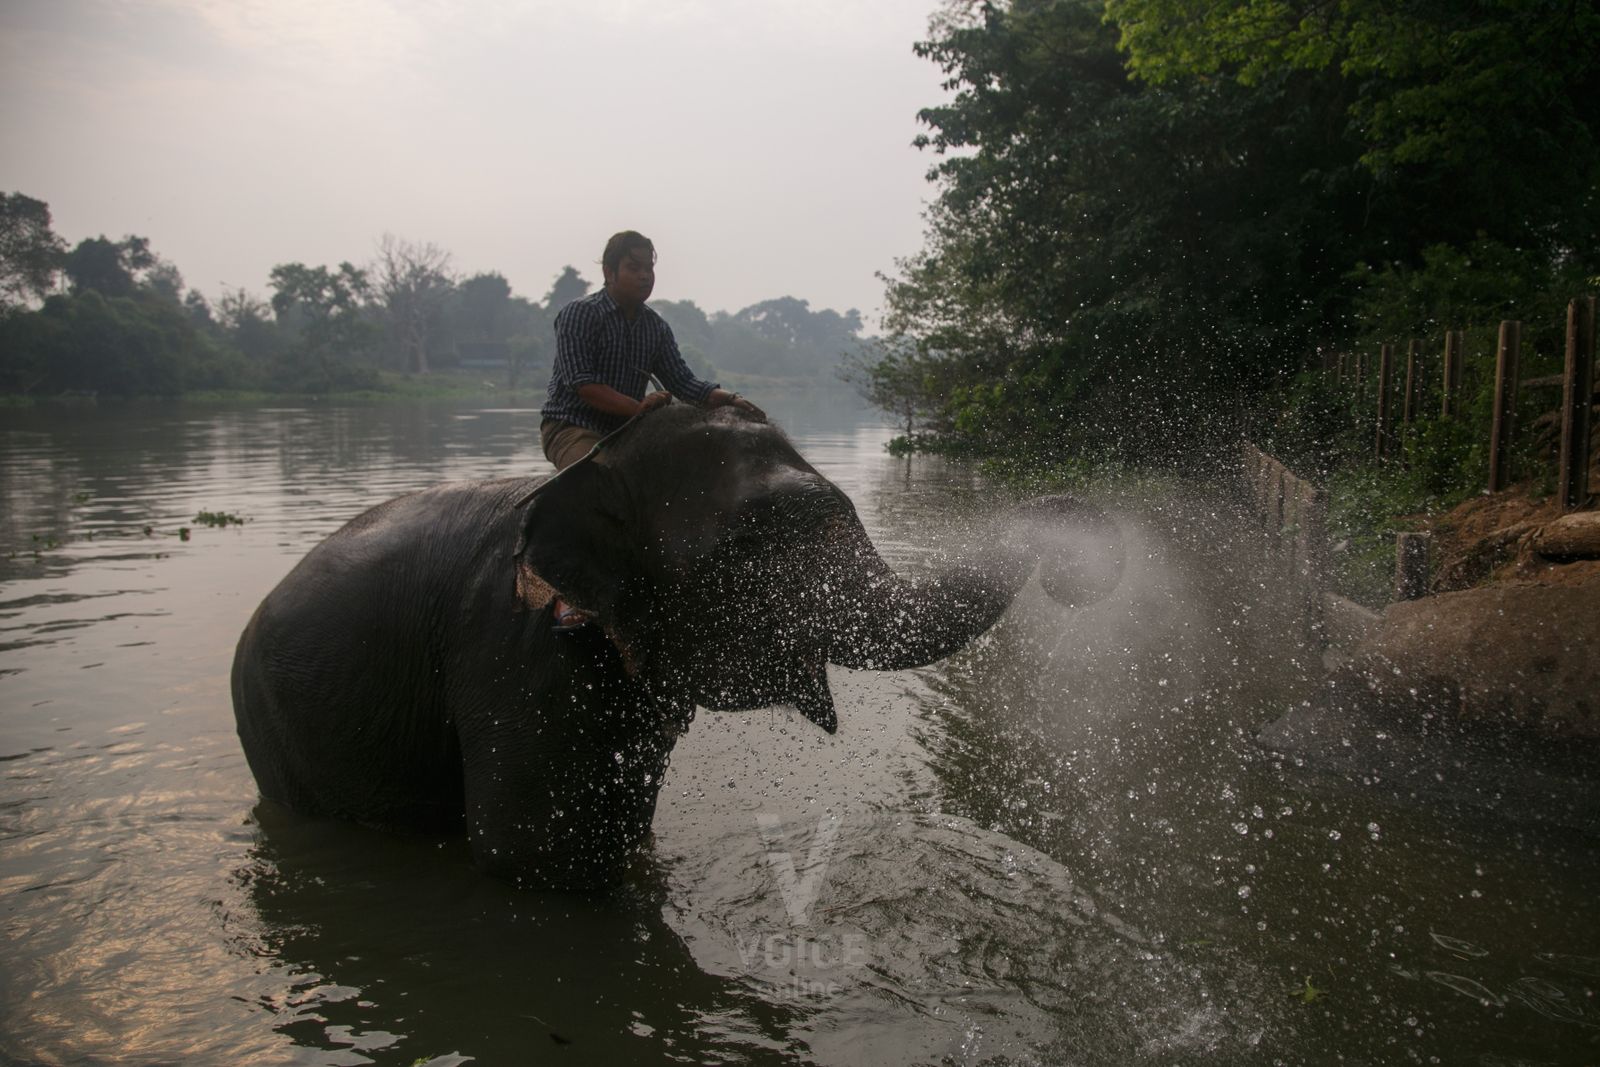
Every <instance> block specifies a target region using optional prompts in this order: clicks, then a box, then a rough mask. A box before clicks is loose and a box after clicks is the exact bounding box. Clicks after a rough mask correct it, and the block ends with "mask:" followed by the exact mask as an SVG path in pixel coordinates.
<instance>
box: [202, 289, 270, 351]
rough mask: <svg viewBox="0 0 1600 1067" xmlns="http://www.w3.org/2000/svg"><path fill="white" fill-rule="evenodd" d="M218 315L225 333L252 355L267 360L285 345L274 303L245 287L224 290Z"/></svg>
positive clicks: (219, 302) (241, 348)
mask: <svg viewBox="0 0 1600 1067" xmlns="http://www.w3.org/2000/svg"><path fill="white" fill-rule="evenodd" d="M215 317H216V322H217V325H218V327H220V328H221V330H222V331H223V335H224V336H225V337H226V338H227V339H228V341H229V342H230V343H231V344H232V345H233V347H234V348H236V349H238V350H239V351H240V352H241V353H242V354H244V355H245V356H246V357H248V358H249V359H253V360H257V361H265V360H267V359H270V358H271V357H273V356H275V355H277V354H278V353H279V351H280V350H281V348H282V335H281V334H280V332H279V329H278V325H277V323H276V322H274V321H273V311H272V307H271V306H270V305H268V304H267V303H266V302H265V301H264V300H262V299H261V298H260V297H257V296H255V295H253V294H252V293H249V292H247V291H246V290H245V289H244V288H242V287H241V288H238V289H224V290H223V292H222V296H221V298H219V299H218V300H217V310H216V316H215Z"/></svg>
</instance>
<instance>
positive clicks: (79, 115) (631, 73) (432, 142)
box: [0, 0, 945, 315]
mask: <svg viewBox="0 0 1600 1067" xmlns="http://www.w3.org/2000/svg"><path fill="white" fill-rule="evenodd" d="M939 3H940V0H794V2H791V0H658V2H655V3H643V2H636V0H507V2H498V3H466V2H452V0H0V149H3V150H0V189H4V190H5V191H8V192H11V191H20V192H25V193H27V194H28V195H30V196H34V197H37V198H39V199H41V200H45V201H48V202H49V204H50V207H51V210H52V212H53V214H54V218H55V228H56V231H57V232H58V233H60V234H61V235H62V236H63V237H64V238H66V239H67V240H68V241H72V242H76V241H77V240H79V239H81V238H83V237H89V236H94V235H96V234H99V233H105V234H106V235H107V236H110V237H113V238H116V237H120V236H122V235H123V234H126V233H137V234H141V235H144V236H147V237H149V238H150V239H151V242H152V245H153V247H154V248H155V250H156V251H157V252H158V253H159V254H161V255H162V256H164V257H165V258H167V259H169V260H171V261H172V262H173V263H175V264H176V265H177V266H178V268H179V269H180V270H181V271H182V272H183V274H184V278H185V280H186V281H187V282H188V284H189V285H191V286H194V287H196V288H198V289H200V290H201V291H202V292H205V293H206V294H207V295H208V296H213V297H214V296H215V295H216V294H217V292H218V291H219V290H220V289H221V287H222V286H223V285H224V284H226V285H229V286H241V285H242V286H244V287H246V288H248V289H251V290H253V291H255V292H257V293H259V294H263V295H265V294H266V291H267V286H266V281H267V273H268V271H269V270H270V269H271V267H272V265H273V264H275V263H282V262H288V261H294V260H299V261H302V262H306V263H310V264H321V263H328V264H333V263H337V262H338V261H340V260H344V259H349V260H353V261H356V262H358V263H359V262H362V261H365V260H368V259H370V258H371V257H372V254H373V252H374V249H375V246H376V243H377V240H378V238H379V237H380V236H381V235H382V234H383V233H384V232H385V231H389V232H393V233H395V234H396V235H398V236H401V237H405V238H409V239H412V240H418V241H432V242H435V243H436V244H438V245H440V246H442V247H444V248H446V249H448V250H449V251H450V252H452V253H453V255H454V266H455V267H456V269H457V270H458V271H461V272H463V273H473V272H477V271H484V270H498V271H500V272H501V273H503V274H504V275H505V276H506V277H507V278H508V279H509V280H510V282H511V284H512V287H513V288H514V289H515V290H516V291H517V292H518V293H520V294H522V295H525V296H530V297H534V298H539V297H542V296H543V295H544V293H545V291H546V290H547V289H548V288H549V285H550V282H551V281H552V279H553V278H554V277H555V275H556V274H557V273H558V272H559V270H560V268H561V267H562V265H563V264H566V263H572V264H574V265H575V266H577V267H579V269H580V270H582V271H583V273H584V275H585V277H588V278H590V279H591V280H594V281H598V279H599V274H600V272H599V267H598V266H597V261H598V259H599V256H600V249H601V247H602V246H603V244H604V242H605V238H606V237H607V236H608V235H609V234H611V233H612V232H613V231H615V230H618V229H622V228H634V229H638V230H641V231H643V232H644V233H646V234H648V235H649V236H650V237H652V238H653V239H654V240H655V242H656V247H657V250H658V252H659V254H660V267H659V276H658V284H657V287H656V296H657V298H663V299H685V298H692V299H695V300H697V301H698V302H699V303H700V305H701V306H702V307H704V308H706V309H707V310H737V309H738V308H740V307H743V306H745V305H747V304H750V303H753V302H755V301H757V300H761V299H765V298H768V297H774V296H783V295H792V296H797V297H802V298H804V299H807V300H810V301H811V303H812V306H813V307H818V308H820V307H833V308H838V309H840V310H843V309H844V308H846V307H857V308H859V309H861V310H862V311H863V312H864V313H867V314H868V315H871V314H872V313H873V312H875V311H876V309H878V308H879V307H880V306H881V303H882V286H881V284H880V283H879V282H878V281H877V280H876V278H875V277H874V272H876V271H889V270H891V269H892V267H893V261H894V259H895V258H896V257H899V256H905V255H908V254H910V253H913V252H915V251H916V250H917V249H918V248H919V247H920V245H921V234H922V223H921V219H920V211H921V208H922V205H923V203H924V202H925V201H926V200H927V199H929V197H930V196H931V195H932V187H931V186H929V185H928V184H927V183H926V182H925V181H924V179H923V175H924V173H925V171H926V170H927V168H928V167H929V166H930V165H931V163H932V161H933V157H932V156H931V155H929V154H928V153H926V152H919V151H917V150H916V149H914V148H912V147H910V141H911V139H912V137H914V136H915V135H916V134H917V132H918V131H919V129H920V127H919V125H918V123H917V121H916V113H917V111H918V109H919V108H922V107H926V106H929V105H931V104H935V103H937V102H939V101H940V100H941V99H943V98H944V96H945V94H944V93H943V92H942V91H941V89H940V87H939V82H940V77H941V76H940V72H939V71H938V69H937V68H936V67H934V66H933V65H932V64H931V63H928V62H926V61H924V60H919V59H917V58H916V57H914V56H913V55H912V54H911V45H912V43H913V42H914V41H917V40H921V39H922V38H923V37H925V36H926V29H927V21H928V17H929V15H930V14H931V13H932V12H933V11H934V10H935V8H936V7H938V6H939Z"/></svg>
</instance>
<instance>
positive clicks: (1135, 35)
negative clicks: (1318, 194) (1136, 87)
mask: <svg viewBox="0 0 1600 1067" xmlns="http://www.w3.org/2000/svg"><path fill="white" fill-rule="evenodd" d="M1105 8H1106V16H1107V18H1108V19H1109V20H1110V21H1112V22H1113V23H1115V24H1116V25H1117V26H1118V28H1119V30H1120V35H1121V36H1120V43H1121V45H1122V47H1123V48H1124V49H1125V50H1126V52H1127V54H1128V57H1129V65H1130V67H1131V69H1132V70H1133V72H1134V73H1135V74H1136V75H1137V76H1138V77H1140V78H1142V79H1145V80H1146V81H1148V82H1150V83H1153V84H1160V85H1172V86H1179V85H1192V84H1203V83H1204V82H1205V81H1206V80H1215V79H1217V78H1221V79H1225V80H1228V81H1231V82H1234V83H1237V84H1241V85H1245V86H1261V85H1265V84H1267V83H1269V82H1270V81H1271V80H1272V79H1274V78H1278V77H1281V76H1283V74H1285V73H1286V72H1295V71H1299V72H1311V73H1315V74H1319V75H1321V74H1331V75H1333V76H1335V77H1336V78H1337V80H1338V81H1339V83H1340V84H1341V86H1342V87H1343V88H1344V91H1345V96H1346V100H1347V104H1346V111H1347V115H1348V118H1349V124H1348V125H1349V129H1350V130H1351V131H1352V134H1353V135H1354V136H1355V137H1356V138H1357V139H1358V140H1359V142H1360V145H1361V149H1362V156H1361V160H1362V163H1363V165H1364V166H1365V167H1366V168H1367V169H1368V170H1369V171H1370V172H1371V173H1372V174H1373V175H1374V176H1375V178H1376V179H1377V192H1378V195H1380V196H1394V197H1398V198H1400V199H1402V200H1403V201H1404V202H1405V204H1406V206H1407V210H1408V212H1410V213H1412V214H1411V216H1410V218H1411V222H1410V226H1409V227H1407V228H1408V229H1410V230H1412V231H1421V230H1425V231H1426V234H1427V236H1426V238H1425V239H1423V240H1421V241H1420V242H1419V241H1412V242H1409V243H1408V245H1407V247H1408V248H1409V250H1410V251H1412V252H1416V251H1419V250H1420V249H1421V248H1422V247H1424V246H1426V245H1427V244H1430V243H1437V242H1449V243H1452V244H1457V245H1462V244H1465V243H1466V242H1468V241H1471V240H1473V239H1475V238H1476V236H1477V234H1478V233H1479V232H1480V231H1481V232H1482V233H1484V234H1485V235H1486V236H1488V237H1490V238H1492V239H1496V240H1500V241H1503V242H1506V243H1527V242H1530V241H1531V242H1534V243H1535V244H1536V245H1537V246H1538V247H1541V248H1543V249H1546V250H1552V249H1553V250H1555V251H1556V252H1558V253H1559V252H1560V251H1564V250H1566V249H1568V248H1571V247H1575V246H1576V245H1578V244H1580V243H1581V242H1583V241H1592V239H1593V237H1594V233H1595V230H1594V227H1595V223H1596V220H1597V217H1600V215H1597V213H1600V202H1597V197H1596V196H1595V190H1596V188H1597V187H1600V128H1597V119H1600V62H1596V59H1595V56H1596V49H1597V45H1596V42H1600V4H1597V3H1596V2H1595V0H1527V2H1516V3H1508V2H1506V0H1452V2H1449V3H1442V2H1440V0H1339V2H1337V3H1329V2H1326V0H1221V2H1216V0H1106V4H1105ZM1562 228H1566V229H1565V230H1564V231H1563V229H1562ZM1402 232H1404V231H1403V230H1402Z"/></svg>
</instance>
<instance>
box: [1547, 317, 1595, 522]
mask: <svg viewBox="0 0 1600 1067" xmlns="http://www.w3.org/2000/svg"><path fill="white" fill-rule="evenodd" d="M1594 320H1595V298H1594V297H1592V296H1583V297H1578V298H1577V299H1575V300H1573V301H1572V302H1571V303H1569V304H1568V305H1567V363H1566V368H1565V371H1564V372H1563V374H1562V376H1561V473H1560V475H1559V476H1558V478H1557V481H1556V486H1557V490H1556V491H1557V495H1558V496H1559V497H1560V500H1561V510H1562V511H1573V510H1575V509H1577V508H1581V507H1583V506H1584V505H1585V504H1587V503H1588V502H1589V408H1590V406H1591V405H1592V404H1593V403H1594V345H1595V340H1594V330H1595V321H1594Z"/></svg>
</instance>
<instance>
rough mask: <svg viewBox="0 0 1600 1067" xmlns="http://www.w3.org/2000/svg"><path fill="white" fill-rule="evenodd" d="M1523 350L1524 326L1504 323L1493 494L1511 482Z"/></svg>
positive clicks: (1492, 441)
mask: <svg viewBox="0 0 1600 1067" xmlns="http://www.w3.org/2000/svg"><path fill="white" fill-rule="evenodd" d="M1521 350H1522V323H1520V322H1518V321H1517V320H1515V319H1506V320H1505V321H1504V322H1502V323H1500V343H1499V345H1498V346H1497V348H1496V350H1495V359H1494V421H1493V423H1491V424H1490V427H1489V492H1491V493H1498V492H1499V491H1500V490H1502V489H1504V488H1505V487H1506V486H1507V485H1509V484H1510V482H1511V434H1512V431H1513V430H1514V429H1515V428H1516V418H1517V360H1518V356H1519V355H1520V354H1521Z"/></svg>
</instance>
